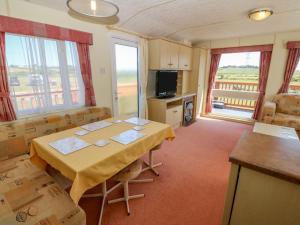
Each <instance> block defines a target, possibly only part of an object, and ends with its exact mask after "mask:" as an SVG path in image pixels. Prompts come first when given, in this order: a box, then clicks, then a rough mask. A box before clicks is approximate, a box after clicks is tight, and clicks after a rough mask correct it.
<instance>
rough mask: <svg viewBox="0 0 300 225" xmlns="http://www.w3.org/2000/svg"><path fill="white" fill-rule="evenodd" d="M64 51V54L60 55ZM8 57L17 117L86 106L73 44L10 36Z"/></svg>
mask: <svg viewBox="0 0 300 225" xmlns="http://www.w3.org/2000/svg"><path fill="white" fill-rule="evenodd" d="M62 50H63V51H64V52H65V54H61V55H59V54H58V51H60V52H61V51H62ZM6 56H7V64H8V77H9V86H10V92H11V97H12V99H13V103H14V107H15V110H16V112H17V114H18V115H26V114H32V113H39V112H42V111H45V110H47V111H51V110H53V109H57V108H60V107H64V108H68V107H70V106H72V105H78V104H80V103H82V102H83V96H81V95H82V94H81V93H80V88H82V87H81V86H82V80H80V79H82V78H81V74H80V68H79V65H78V58H77V57H78V56H77V50H76V45H74V44H73V43H71V42H57V41H54V40H43V39H39V38H32V37H25V36H16V35H9V34H8V35H6ZM59 57H60V58H59ZM62 57H64V58H62ZM67 90H69V92H68V91H67Z"/></svg>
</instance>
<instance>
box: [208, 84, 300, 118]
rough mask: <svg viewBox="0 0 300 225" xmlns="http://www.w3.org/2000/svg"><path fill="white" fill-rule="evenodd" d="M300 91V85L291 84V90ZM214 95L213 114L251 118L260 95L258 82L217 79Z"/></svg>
mask: <svg viewBox="0 0 300 225" xmlns="http://www.w3.org/2000/svg"><path fill="white" fill-rule="evenodd" d="M299 91H300V85H295V84H291V85H290V92H292V93H293V92H298V93H299ZM212 95H213V109H212V113H213V114H217V115H222V116H227V117H234V118H242V119H251V118H252V114H253V112H254V109H255V105H256V101H257V98H258V95H259V92H258V83H254V82H234V81H216V82H215V89H213V92H212Z"/></svg>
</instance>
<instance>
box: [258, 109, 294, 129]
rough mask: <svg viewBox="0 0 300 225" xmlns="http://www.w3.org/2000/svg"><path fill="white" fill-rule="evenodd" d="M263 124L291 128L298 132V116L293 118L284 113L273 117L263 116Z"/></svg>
mask: <svg viewBox="0 0 300 225" xmlns="http://www.w3.org/2000/svg"><path fill="white" fill-rule="evenodd" d="M264 122H266V123H269V124H275V125H279V126H285V127H292V128H295V129H296V130H300V116H294V115H289V114H284V113H275V116H274V117H270V116H265V117H264Z"/></svg>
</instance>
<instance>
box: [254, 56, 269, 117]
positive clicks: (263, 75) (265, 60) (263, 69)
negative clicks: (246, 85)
mask: <svg viewBox="0 0 300 225" xmlns="http://www.w3.org/2000/svg"><path fill="white" fill-rule="evenodd" d="M271 58H272V52H271V51H265V52H261V53H260V62H259V81H258V91H259V96H258V99H257V101H256V106H255V110H254V113H253V116H252V118H253V119H255V120H257V119H258V117H259V113H260V110H261V108H262V105H263V102H264V98H265V94H266V87H267V82H268V75H269V69H270V63H271Z"/></svg>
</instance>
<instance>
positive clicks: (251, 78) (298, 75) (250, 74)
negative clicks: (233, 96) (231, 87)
mask: <svg viewBox="0 0 300 225" xmlns="http://www.w3.org/2000/svg"><path fill="white" fill-rule="evenodd" d="M258 76H259V68H258V67H249V66H248V67H247V66H245V67H234V66H229V67H220V68H219V70H218V72H217V77H216V81H231V82H245V83H248V82H258ZM269 76H271V74H269ZM291 84H294V85H300V70H297V71H296V72H295V74H294V76H293V79H292V82H291Z"/></svg>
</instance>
